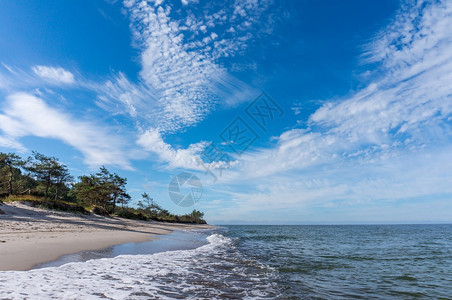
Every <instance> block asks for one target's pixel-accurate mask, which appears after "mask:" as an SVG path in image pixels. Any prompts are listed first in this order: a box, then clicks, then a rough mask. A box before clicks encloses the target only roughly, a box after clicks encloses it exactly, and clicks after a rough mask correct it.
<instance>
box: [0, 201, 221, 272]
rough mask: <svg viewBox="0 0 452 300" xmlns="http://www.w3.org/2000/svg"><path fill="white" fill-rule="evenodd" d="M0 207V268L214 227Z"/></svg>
mask: <svg viewBox="0 0 452 300" xmlns="http://www.w3.org/2000/svg"><path fill="white" fill-rule="evenodd" d="M1 209H2V210H3V211H4V212H5V214H0V271H10V270H15V271H24V270H30V269H32V268H33V267H34V266H36V265H38V264H42V263H46V262H50V261H54V260H57V259H58V258H60V257H61V256H63V255H67V254H74V253H78V252H82V251H87V250H99V249H103V248H106V247H110V246H114V245H119V244H124V243H137V242H145V241H150V240H152V239H154V238H155V237H156V236H158V235H162V234H168V233H171V232H172V231H173V230H180V229H196V228H213V226H210V225H194V224H177V223H160V222H153V221H136V220H128V219H122V218H117V217H114V218H109V217H101V216H96V215H82V214H72V213H66V212H57V211H50V210H45V209H40V208H34V207H30V206H28V205H25V204H23V203H19V202H12V203H11V202H10V203H7V204H4V205H2V206H1Z"/></svg>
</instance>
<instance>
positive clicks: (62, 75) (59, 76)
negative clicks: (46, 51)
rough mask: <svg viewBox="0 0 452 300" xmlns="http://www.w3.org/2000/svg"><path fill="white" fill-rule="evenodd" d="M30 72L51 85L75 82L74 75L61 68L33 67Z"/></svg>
mask: <svg viewBox="0 0 452 300" xmlns="http://www.w3.org/2000/svg"><path fill="white" fill-rule="evenodd" d="M32 70H33V72H34V73H35V74H36V75H38V76H39V77H41V78H42V79H44V80H47V81H49V82H50V83H53V84H72V83H74V82H75V79H74V74H72V73H71V72H69V71H67V70H65V69H63V68H61V67H56V68H55V67H49V66H34V67H33V68H32Z"/></svg>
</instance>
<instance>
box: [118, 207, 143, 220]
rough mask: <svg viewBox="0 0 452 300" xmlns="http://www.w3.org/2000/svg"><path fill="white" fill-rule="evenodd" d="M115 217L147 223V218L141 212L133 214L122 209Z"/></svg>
mask: <svg viewBox="0 0 452 300" xmlns="http://www.w3.org/2000/svg"><path fill="white" fill-rule="evenodd" d="M115 215H116V216H118V217H120V218H124V219H132V220H141V221H149V217H148V216H146V215H145V214H143V213H141V212H133V211H129V210H126V209H122V210H120V211H118V212H116V213H115Z"/></svg>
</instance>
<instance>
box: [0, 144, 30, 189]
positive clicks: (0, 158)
mask: <svg viewBox="0 0 452 300" xmlns="http://www.w3.org/2000/svg"><path fill="white" fill-rule="evenodd" d="M24 163H25V162H24V161H23V160H22V158H21V157H20V156H18V155H16V154H14V153H3V152H0V167H1V169H2V175H3V174H4V175H6V176H5V177H6V182H7V190H8V195H9V196H11V195H13V194H14V187H13V183H14V182H13V181H14V177H16V178H17V177H18V176H14V175H15V174H19V175H20V169H19V168H21V167H23V165H24ZM4 171H6V172H4ZM2 177H3V176H2Z"/></svg>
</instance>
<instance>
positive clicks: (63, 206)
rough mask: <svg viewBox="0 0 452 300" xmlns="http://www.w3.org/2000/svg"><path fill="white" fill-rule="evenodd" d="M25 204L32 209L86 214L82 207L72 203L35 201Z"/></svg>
mask: <svg viewBox="0 0 452 300" xmlns="http://www.w3.org/2000/svg"><path fill="white" fill-rule="evenodd" d="M27 203H28V204H29V205H30V206H33V207H42V208H47V209H54V210H60V211H67V212H78V213H83V214H86V213H88V212H87V211H86V210H85V208H84V207H83V206H80V205H76V204H72V203H65V202H51V201H37V200H33V201H27Z"/></svg>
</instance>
